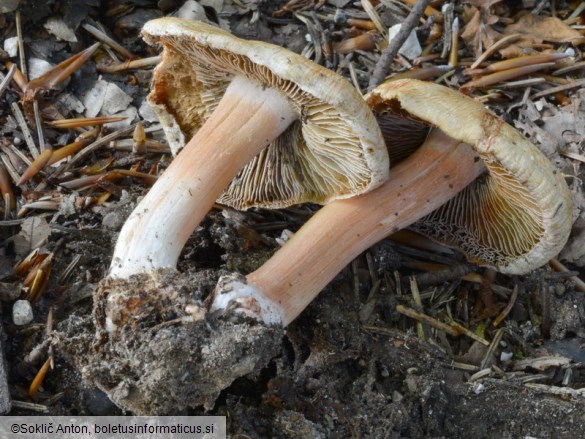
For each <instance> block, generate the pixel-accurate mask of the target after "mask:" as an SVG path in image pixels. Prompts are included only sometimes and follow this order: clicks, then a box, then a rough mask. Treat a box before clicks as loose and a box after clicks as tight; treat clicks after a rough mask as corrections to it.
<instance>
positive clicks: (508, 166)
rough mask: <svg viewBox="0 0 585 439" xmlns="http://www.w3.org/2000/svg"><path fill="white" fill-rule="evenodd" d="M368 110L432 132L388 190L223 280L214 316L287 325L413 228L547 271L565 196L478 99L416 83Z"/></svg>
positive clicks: (399, 84) (326, 213)
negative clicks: (340, 277)
mask: <svg viewBox="0 0 585 439" xmlns="http://www.w3.org/2000/svg"><path fill="white" fill-rule="evenodd" d="M367 102H368V104H369V105H370V106H371V108H372V109H373V110H374V112H375V114H377V117H378V119H379V120H381V121H382V120H385V118H386V117H387V116H388V115H391V114H393V113H394V114H398V115H402V116H405V117H408V118H411V119H414V120H419V121H423V122H426V123H428V124H430V125H432V126H434V128H432V130H431V131H430V133H429V135H428V137H427V139H426V141H425V142H424V144H423V145H422V146H421V148H420V149H418V150H417V151H416V152H415V153H414V154H413V155H412V156H411V157H409V158H408V159H406V160H405V161H403V162H401V163H400V164H399V165H398V166H396V167H395V168H393V170H392V172H391V174H390V178H389V180H387V182H386V183H384V185H382V186H381V187H379V188H378V189H376V190H374V191H372V192H369V193H367V194H365V195H361V196H357V197H354V198H352V199H346V200H339V201H335V202H333V203H330V204H328V205H326V206H325V207H323V208H322V209H321V210H320V211H319V212H317V213H316V214H315V215H314V216H313V217H312V218H311V219H310V220H309V221H308V222H307V223H306V224H305V225H303V226H302V227H301V229H300V230H299V231H298V232H297V233H296V234H295V235H294V236H293V237H292V238H291V239H290V240H289V241H287V243H286V244H285V245H284V246H283V247H282V248H281V249H279V250H278V251H277V252H276V253H275V254H274V255H273V256H272V258H271V259H270V260H269V261H267V262H266V263H265V264H264V265H262V266H261V267H260V268H259V269H258V270H256V271H254V272H253V273H250V274H248V275H247V276H246V277H245V278H242V276H237V275H235V276H227V277H224V278H222V279H220V281H219V282H218V285H217V287H216V289H215V291H214V293H213V295H212V296H211V297H210V302H211V303H210V310H211V311H221V312H225V311H226V310H233V311H236V312H240V313H243V314H247V315H251V316H253V317H255V318H258V319H259V320H262V321H264V322H265V323H269V324H275V325H283V326H286V325H288V324H289V323H290V322H291V321H292V320H294V319H295V318H296V317H297V316H298V315H299V314H300V313H301V312H302V310H303V309H304V308H305V307H306V306H307V305H308V304H309V303H310V302H311V301H312V300H313V299H314V298H315V296H316V295H317V294H318V293H319V291H320V290H321V289H322V288H323V287H325V285H326V284H327V283H328V282H329V281H330V280H331V279H333V277H334V276H335V275H336V274H337V273H338V272H339V271H341V269H342V268H343V267H344V266H345V265H346V264H348V263H349V262H350V261H351V260H352V259H353V258H355V257H356V256H357V255H359V254H360V253H361V252H362V251H364V250H365V249H367V248H368V247H370V246H371V245H373V244H374V243H376V242H377V241H379V240H381V239H383V238H384V237H386V236H387V235H388V234H390V233H393V232H395V231H397V230H399V229H401V228H404V227H408V226H410V225H412V224H413V223H414V226H413V227H414V228H415V229H417V230H419V231H421V232H423V233H426V234H428V235H430V236H432V237H433V238H435V239H438V240H441V241H443V242H446V243H449V244H452V245H456V246H458V247H459V248H460V249H461V250H462V251H463V252H464V253H465V254H466V255H467V256H468V257H469V258H470V259H471V260H473V261H474V262H476V263H478V264H482V265H486V266H490V267H493V268H495V269H497V270H499V271H500V272H503V273H509V274H521V273H525V272H527V271H529V270H531V269H534V268H536V267H539V266H541V265H543V264H545V263H546V262H547V261H548V260H549V259H550V258H552V257H554V256H555V255H556V254H557V253H558V252H559V251H560V250H561V248H562V247H563V246H564V244H565V242H566V241H567V238H568V235H569V232H570V229H571V216H572V215H571V213H572V202H571V196H570V192H569V188H568V186H567V184H566V183H565V181H564V179H563V176H562V175H561V174H560V173H559V172H557V171H555V170H554V168H553V166H552V164H551V163H550V162H549V161H548V160H547V159H546V158H545V157H544V155H543V154H542V153H541V152H540V151H539V150H538V149H537V148H536V147H535V146H534V145H533V144H532V143H530V142H529V141H528V140H527V139H525V138H524V137H523V136H522V135H521V134H520V133H519V132H518V131H516V130H515V129H514V128H512V127H511V126H509V125H507V124H506V123H505V122H504V121H502V120H501V119H500V118H498V117H497V116H496V115H494V114H493V113H491V112H490V111H488V110H486V109H485V108H484V107H483V106H482V105H481V104H479V103H477V102H475V101H474V100H472V99H470V98H468V97H466V96H464V95H462V94H460V93H458V92H456V91H453V90H450V89H448V88H446V87H442V86H440V85H437V84H434V83H427V82H421V81H418V80H408V79H405V80H399V81H393V82H387V83H385V84H383V85H381V86H379V87H378V88H377V89H375V90H374V91H373V92H372V93H371V94H369V95H368V96H367ZM463 142H465V143H463ZM484 171H485V172H484Z"/></svg>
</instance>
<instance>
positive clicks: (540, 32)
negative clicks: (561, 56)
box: [499, 14, 585, 58]
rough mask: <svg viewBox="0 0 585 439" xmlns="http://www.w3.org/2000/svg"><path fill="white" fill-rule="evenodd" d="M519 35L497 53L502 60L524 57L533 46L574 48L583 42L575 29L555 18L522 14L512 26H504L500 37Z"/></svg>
mask: <svg viewBox="0 0 585 439" xmlns="http://www.w3.org/2000/svg"><path fill="white" fill-rule="evenodd" d="M512 34H521V35H522V36H521V37H520V39H519V40H516V41H515V42H514V44H512V45H510V46H508V47H506V48H503V49H502V50H500V51H499V53H500V55H502V57H504V58H515V57H517V56H522V55H526V50H525V49H529V48H531V47H533V46H534V45H535V44H541V43H543V42H549V43H571V44H573V45H574V46H576V45H578V44H581V43H583V42H585V37H584V36H583V35H581V34H580V33H579V32H578V31H576V30H575V29H571V28H570V27H569V26H568V25H566V24H565V23H564V22H562V21H561V20H559V19H558V18H556V17H543V16H540V15H533V14H524V15H522V16H520V18H519V19H518V20H517V21H516V22H515V23H513V24H510V25H508V26H506V29H505V30H504V33H503V34H502V36H507V35H512Z"/></svg>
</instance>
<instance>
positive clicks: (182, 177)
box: [110, 77, 298, 278]
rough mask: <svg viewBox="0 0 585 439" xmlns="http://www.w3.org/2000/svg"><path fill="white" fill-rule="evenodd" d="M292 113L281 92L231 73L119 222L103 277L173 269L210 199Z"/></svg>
mask: <svg viewBox="0 0 585 439" xmlns="http://www.w3.org/2000/svg"><path fill="white" fill-rule="evenodd" d="M297 117H298V116H297V114H296V113H295V112H294V111H293V109H292V108H291V106H290V105H289V100H288V99H287V98H286V97H285V96H284V95H281V94H280V93H278V92H277V91H275V90H273V89H271V88H263V87H262V86H261V85H260V84H257V83H255V82H252V81H248V80H246V79H243V78H239V77H236V78H235V79H234V80H233V81H232V82H231V84H230V85H229V87H228V88H227V90H226V92H225V94H224V96H223V98H222V99H221V101H220V103H219V104H218V106H217V108H216V109H215V111H214V112H213V114H212V115H211V117H210V118H209V119H208V120H207V121H206V123H205V124H204V125H203V126H202V127H201V129H200V130H199V131H198V132H197V134H196V135H195V136H194V137H193V138H192V139H191V140H190V141H189V142H188V143H187V145H185V148H183V150H182V151H181V152H180V153H179V154H178V155H177V157H176V158H175V159H174V160H173V162H172V163H171V165H170V166H169V167H168V168H167V169H166V171H165V172H164V173H163V175H162V176H161V177H160V178H159V179H158V180H157V182H156V183H155V184H154V186H153V187H152V188H151V189H150V191H149V192H148V194H147V195H146V196H145V197H144V198H143V200H142V201H141V202H140V203H139V205H138V206H137V207H136V209H134V211H133V212H132V214H131V215H130V217H129V218H128V220H127V221H126V223H125V224H124V227H123V228H122V231H121V232H120V235H119V237H118V241H117V243H116V248H115V250H114V255H113V258H112V265H111V267H110V276H111V277H117V278H128V277H129V276H130V275H132V274H136V273H142V272H151V271H152V270H153V269H156V268H175V266H176V263H177V259H178V258H179V254H180V252H181V250H182V248H183V246H184V245H185V242H186V241H187V239H188V238H189V236H190V235H191V234H192V233H193V231H194V230H195V228H196V227H197V226H198V225H199V223H200V222H201V220H202V219H203V217H204V216H205V215H206V214H207V212H208V211H209V209H211V207H212V206H213V203H214V202H215V200H216V199H217V197H218V196H219V195H220V194H221V193H222V192H223V191H224V190H225V188H226V187H227V186H228V185H229V183H230V181H231V180H232V179H233V178H234V177H235V176H236V175H237V173H238V172H239V171H240V169H242V168H243V167H244V166H245V165H246V163H248V162H249V161H251V160H252V158H254V156H256V155H257V154H258V153H259V152H260V151H261V150H262V149H264V148H265V147H266V146H267V145H268V144H269V143H270V142H271V141H272V140H273V139H275V138H276V137H278V136H279V135H280V134H281V133H282V132H283V131H284V130H285V129H286V128H287V127H288V126H289V125H290V124H291V123H292V122H293V121H294V120H295V119H297Z"/></svg>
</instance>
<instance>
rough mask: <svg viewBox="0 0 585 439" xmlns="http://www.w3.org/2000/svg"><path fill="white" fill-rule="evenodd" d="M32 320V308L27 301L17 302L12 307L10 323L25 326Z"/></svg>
mask: <svg viewBox="0 0 585 439" xmlns="http://www.w3.org/2000/svg"><path fill="white" fill-rule="evenodd" d="M33 318H34V314H33V310H32V306H31V305H30V302H29V301H28V300H17V301H16V302H14V305H12V322H13V323H14V324H15V325H16V326H23V325H27V324H29V323H30V322H32V320H33Z"/></svg>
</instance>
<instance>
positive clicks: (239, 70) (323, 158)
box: [109, 17, 389, 279]
mask: <svg viewBox="0 0 585 439" xmlns="http://www.w3.org/2000/svg"><path fill="white" fill-rule="evenodd" d="M142 35H143V37H144V39H145V40H146V41H147V42H149V43H150V44H155V43H160V44H162V45H163V47H164V50H163V53H162V61H161V63H160V64H159V65H158V67H157V68H156V69H155V71H154V78H153V84H152V90H151V92H150V94H149V96H148V100H149V101H150V103H151V104H152V106H153V108H154V110H155V111H156V113H157V114H158V117H159V119H160V121H161V123H162V126H163V128H164V130H165V133H166V136H167V139H168V141H169V143H170V145H171V147H172V148H173V149H174V150H175V151H177V150H178V149H179V148H180V147H181V146H182V145H183V144H185V143H186V144H185V146H184V148H183V149H182V150H181V151H180V152H179V153H178V155H177V156H176V158H175V159H174V160H173V161H172V163H171V164H170V166H169V167H168V168H167V169H166V171H165V172H164V173H163V174H162V176H161V177H160V178H159V179H158V181H157V182H156V184H155V185H154V186H153V187H152V188H151V189H150V191H149V192H148V194H147V195H146V196H145V197H144V198H143V200H142V201H141V202H140V203H139V205H138V206H137V207H136V208H135V210H134V211H133V212H132V213H131V215H130V217H129V218H128V220H127V221H126V223H125V224H124V226H123V228H122V231H121V232H120V235H119V237H118V241H117V243H116V247H115V250H114V255H113V258H112V264H111V267H110V273H109V275H110V277H113V278H121V279H125V278H128V277H129V276H130V275H132V274H136V273H149V272H152V271H153V270H155V269H157V268H169V267H170V268H174V267H175V265H176V262H177V259H178V257H179V253H180V252H181V249H182V248H183V245H184V244H185V242H186V240H187V239H188V237H189V236H190V235H191V233H192V232H193V230H195V228H196V227H197V225H198V224H199V223H200V221H201V220H202V218H203V217H204V216H205V215H206V213H207V212H208V211H209V209H210V208H211V207H212V205H213V203H214V202H215V201H216V199H217V198H218V197H219V196H220V195H221V194H222V192H223V191H224V190H225V189H226V188H228V185H229V184H230V182H231V181H232V180H233V179H234V177H236V176H237V175H238V173H240V174H239V176H238V177H237V178H236V180H244V181H250V180H259V179H262V180H263V181H264V182H263V183H262V186H261V187H262V189H259V190H258V191H260V192H261V194H259V193H257V192H256V193H251V194H248V195H251V196H252V197H253V198H254V197H255V198H258V197H263V199H269V200H271V201H270V203H269V204H270V205H272V206H283V205H288V204H293V203H299V202H305V201H311V202H317V203H327V202H329V201H332V200H335V199H340V198H347V197H351V196H354V195H356V194H360V193H364V192H366V191H369V190H371V189H373V188H375V187H377V186H379V185H380V184H381V183H382V182H383V181H384V180H385V179H386V178H387V175H388V166H389V163H388V156H387V152H386V149H385V148H384V142H383V139H382V136H381V133H380V129H379V128H378V125H377V123H376V120H375V118H374V116H373V114H372V112H371V110H370V109H369V108H368V106H367V104H366V103H365V102H364V101H363V99H362V97H361V96H360V95H359V93H357V91H356V90H355V89H354V88H353V87H352V86H351V85H350V83H349V82H347V81H346V80H345V79H343V78H342V77H341V76H339V75H337V74H335V73H333V72H331V71H329V70H327V69H325V68H324V67H321V66H319V65H317V64H315V63H313V62H311V61H309V60H307V59H306V58H304V57H302V56H300V55H297V54H295V53H292V52H290V51H288V50H286V49H284V48H281V47H278V46H273V45H270V44H266V43H262V42H257V41H245V40H241V39H239V38H236V37H234V36H232V35H230V34H228V33H226V32H224V31H222V30H220V29H218V28H216V27H213V26H210V25H207V24H204V23H202V22H198V21H190V20H182V19H178V18H169V17H166V18H160V19H156V20H152V21H150V22H148V23H146V24H145V26H144V29H143V31H142ZM187 138H190V140H189V141H188V142H186V140H185V139H187ZM267 147H268V148H267ZM267 157H271V158H274V159H275V160H276V162H277V164H276V165H274V166H257V164H258V163H264V162H265V161H267V160H268V159H267ZM251 161H252V162H253V163H254V164H253V166H252V167H247V168H245V169H243V168H244V167H245V165H246V164H247V163H249V162H251ZM254 169H255V170H259V169H261V170H262V171H261V174H259V173H256V174H254V172H255V171H253V170H254ZM251 170H252V171H251ZM256 172H257V171H256ZM240 187H242V188H243V189H241V190H243V191H244V192H246V193H248V192H250V189H249V185H243V186H240ZM238 190H239V189H238ZM227 194H228V195H226V197H227V198H229V197H230V195H229V194H230V191H228V192H227ZM232 198H233V197H232Z"/></svg>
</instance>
